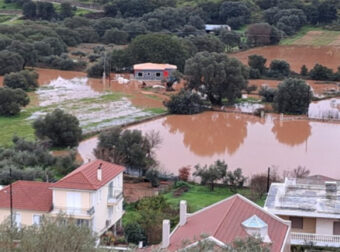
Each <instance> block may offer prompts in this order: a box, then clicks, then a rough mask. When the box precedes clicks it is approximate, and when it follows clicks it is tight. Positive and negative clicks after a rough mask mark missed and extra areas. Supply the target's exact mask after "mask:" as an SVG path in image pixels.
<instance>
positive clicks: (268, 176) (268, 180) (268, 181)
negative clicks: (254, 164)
mask: <svg viewBox="0 0 340 252" xmlns="http://www.w3.org/2000/svg"><path fill="white" fill-rule="evenodd" d="M269 183H270V167H268V175H267V193H268V192H269V186H270V185H269Z"/></svg>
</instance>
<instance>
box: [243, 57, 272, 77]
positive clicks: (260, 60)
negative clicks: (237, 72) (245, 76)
mask: <svg viewBox="0 0 340 252" xmlns="http://www.w3.org/2000/svg"><path fill="white" fill-rule="evenodd" d="M266 62H267V59H266V58H264V57H263V56H261V55H257V54H253V55H250V56H248V65H249V66H250V68H251V69H256V70H258V72H259V74H260V75H262V74H264V73H265V71H266V70H267V68H266Z"/></svg>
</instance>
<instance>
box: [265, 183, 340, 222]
mask: <svg viewBox="0 0 340 252" xmlns="http://www.w3.org/2000/svg"><path fill="white" fill-rule="evenodd" d="M339 186H340V182H339V181H334V180H333V181H324V180H316V179H296V178H286V180H285V182H284V183H273V184H272V185H271V187H270V190H269V193H268V196H267V200H266V203H265V208H266V209H268V210H270V211H271V212H272V213H275V214H280V215H288V216H305V217H308V216H309V217H320V218H339V214H340V190H339V188H340V187H339Z"/></svg>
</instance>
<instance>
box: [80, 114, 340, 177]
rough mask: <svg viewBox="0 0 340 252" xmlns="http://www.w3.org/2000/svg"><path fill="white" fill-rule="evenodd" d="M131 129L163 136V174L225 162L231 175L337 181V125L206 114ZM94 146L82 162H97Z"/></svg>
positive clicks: (85, 147) (88, 144)
mask: <svg viewBox="0 0 340 252" xmlns="http://www.w3.org/2000/svg"><path fill="white" fill-rule="evenodd" d="M130 129H138V130H141V131H143V132H144V133H146V132H149V131H151V130H156V131H159V133H160V136H161V138H162V144H161V145H160V147H159V148H158V149H157V150H156V156H157V159H158V160H159V162H160V165H161V168H162V170H163V171H166V172H168V173H174V174H175V175H177V173H178V169H179V168H181V167H183V166H186V165H190V166H192V167H193V166H194V165H196V164H198V163H200V164H211V163H213V162H214V161H215V160H217V159H223V160H225V161H226V162H227V163H228V165H229V168H230V169H232V170H233V169H236V168H238V167H240V168H242V169H243V171H244V173H245V174H246V175H247V176H251V175H252V174H255V173H261V172H266V169H267V167H269V166H277V169H278V172H279V174H280V175H282V173H283V172H284V171H289V170H292V169H294V168H296V167H297V166H299V165H301V166H305V167H306V168H308V169H309V170H310V171H311V173H312V174H322V175H325V176H330V177H335V178H339V171H338V170H339V163H340V149H339V147H338V146H339V139H340V124H336V123H325V122H313V121H308V120H283V121H280V119H279V116H276V115H267V117H266V118H259V117H255V116H249V115H241V114H232V113H222V112H205V113H202V114H198V115H192V116H187V115H170V116H166V117H164V118H161V119H157V120H154V121H150V122H147V123H143V124H139V125H136V126H133V127H130ZM96 144H97V139H96V138H91V139H88V140H86V141H84V142H82V143H81V144H80V146H79V148H78V151H79V153H80V155H81V156H82V157H83V159H93V158H94V156H93V154H92V150H93V148H94V147H95V146H96ZM192 171H193V170H192Z"/></svg>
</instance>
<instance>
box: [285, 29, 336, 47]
mask: <svg viewBox="0 0 340 252" xmlns="http://www.w3.org/2000/svg"><path fill="white" fill-rule="evenodd" d="M311 31H318V32H321V34H320V35H317V36H315V37H313V38H310V39H308V41H305V43H301V41H299V40H300V39H302V38H303V37H304V36H305V35H306V34H307V33H308V32H311ZM339 36H340V31H329V30H325V29H323V28H321V27H314V26H304V27H302V28H301V29H300V31H299V32H298V33H297V34H295V35H293V36H291V37H288V38H285V39H283V40H281V42H280V45H312V46H324V45H329V44H330V43H332V42H333V41H335V40H337V39H339Z"/></svg>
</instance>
